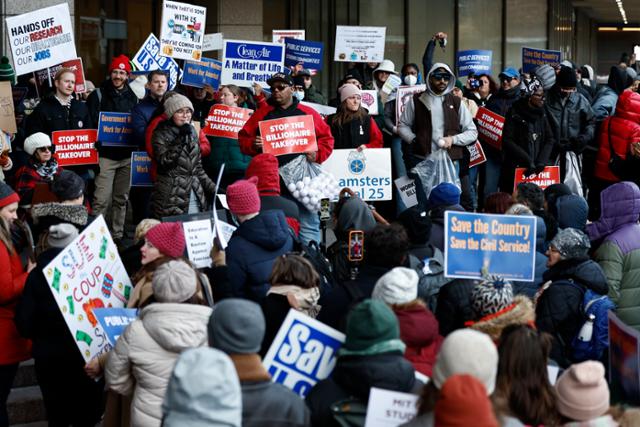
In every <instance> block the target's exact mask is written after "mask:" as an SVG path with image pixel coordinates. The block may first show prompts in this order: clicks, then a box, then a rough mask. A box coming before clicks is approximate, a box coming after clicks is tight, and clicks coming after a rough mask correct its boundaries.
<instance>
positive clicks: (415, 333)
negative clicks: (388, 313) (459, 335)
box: [393, 300, 440, 348]
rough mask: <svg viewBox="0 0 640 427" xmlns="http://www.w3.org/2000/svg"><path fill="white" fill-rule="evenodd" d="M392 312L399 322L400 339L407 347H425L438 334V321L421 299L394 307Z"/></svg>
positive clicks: (436, 337) (435, 338)
mask: <svg viewBox="0 0 640 427" xmlns="http://www.w3.org/2000/svg"><path fill="white" fill-rule="evenodd" d="M393 312H394V313H395V314H396V317H397V318H398V323H399V324H400V339H401V340H402V342H404V343H405V344H406V345H407V346H408V347H413V348H422V347H426V346H428V345H430V344H431V343H432V342H434V341H436V340H437V339H438V337H439V336H440V333H439V332H438V321H437V320H436V318H435V316H434V315H433V314H432V313H431V312H430V311H429V310H428V309H427V306H426V305H425V304H424V303H423V302H422V301H420V300H416V301H415V302H413V303H410V304H408V305H405V306H402V307H394V308H393Z"/></svg>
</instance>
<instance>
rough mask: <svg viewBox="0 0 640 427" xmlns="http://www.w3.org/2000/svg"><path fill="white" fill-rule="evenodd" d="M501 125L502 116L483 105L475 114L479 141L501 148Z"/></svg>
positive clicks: (502, 124) (502, 122) (502, 123)
mask: <svg viewBox="0 0 640 427" xmlns="http://www.w3.org/2000/svg"><path fill="white" fill-rule="evenodd" d="M503 127H504V117H502V116H501V115H499V114H496V113H494V112H493V111H491V110H489V109H487V108H485V107H480V108H479V109H478V114H476V128H477V129H478V139H480V141H482V142H484V143H486V144H489V145H490V146H492V147H494V148H496V149H498V150H501V149H502V128H503Z"/></svg>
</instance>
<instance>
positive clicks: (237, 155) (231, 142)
mask: <svg viewBox="0 0 640 427" xmlns="http://www.w3.org/2000/svg"><path fill="white" fill-rule="evenodd" d="M209 141H210V142H211V154H210V155H209V157H208V158H207V159H205V162H207V170H209V171H214V172H215V173H217V171H219V170H220V166H222V164H223V163H225V167H224V169H225V171H227V172H244V171H245V170H246V169H247V166H248V165H249V162H250V161H251V156H246V155H244V154H242V152H241V151H240V145H239V144H238V140H237V139H231V138H223V137H210V138H209Z"/></svg>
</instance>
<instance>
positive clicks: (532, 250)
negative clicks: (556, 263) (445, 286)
mask: <svg viewBox="0 0 640 427" xmlns="http://www.w3.org/2000/svg"><path fill="white" fill-rule="evenodd" d="M444 240H445V251H444V262H445V272H444V274H445V277H459V278H464V279H479V278H481V277H482V273H483V271H484V272H486V273H488V274H491V275H495V276H500V277H502V278H504V279H507V280H518V281H526V282H531V281H533V279H534V272H535V268H534V267H535V255H536V217H534V216H524V215H490V214H477V213H467V212H454V211H447V212H445V234H444Z"/></svg>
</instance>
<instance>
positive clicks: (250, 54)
mask: <svg viewBox="0 0 640 427" xmlns="http://www.w3.org/2000/svg"><path fill="white" fill-rule="evenodd" d="M283 64H284V45H281V44H278V43H268V42H252V41H244V40H225V41H224V51H223V60H222V75H221V77H220V83H221V84H223V85H229V84H234V85H237V86H245V87H250V86H251V85H252V84H253V83H256V82H257V83H259V84H260V86H262V87H263V88H268V87H269V85H267V80H268V79H269V78H270V77H271V76H272V75H273V74H274V73H277V72H282V70H283Z"/></svg>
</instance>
